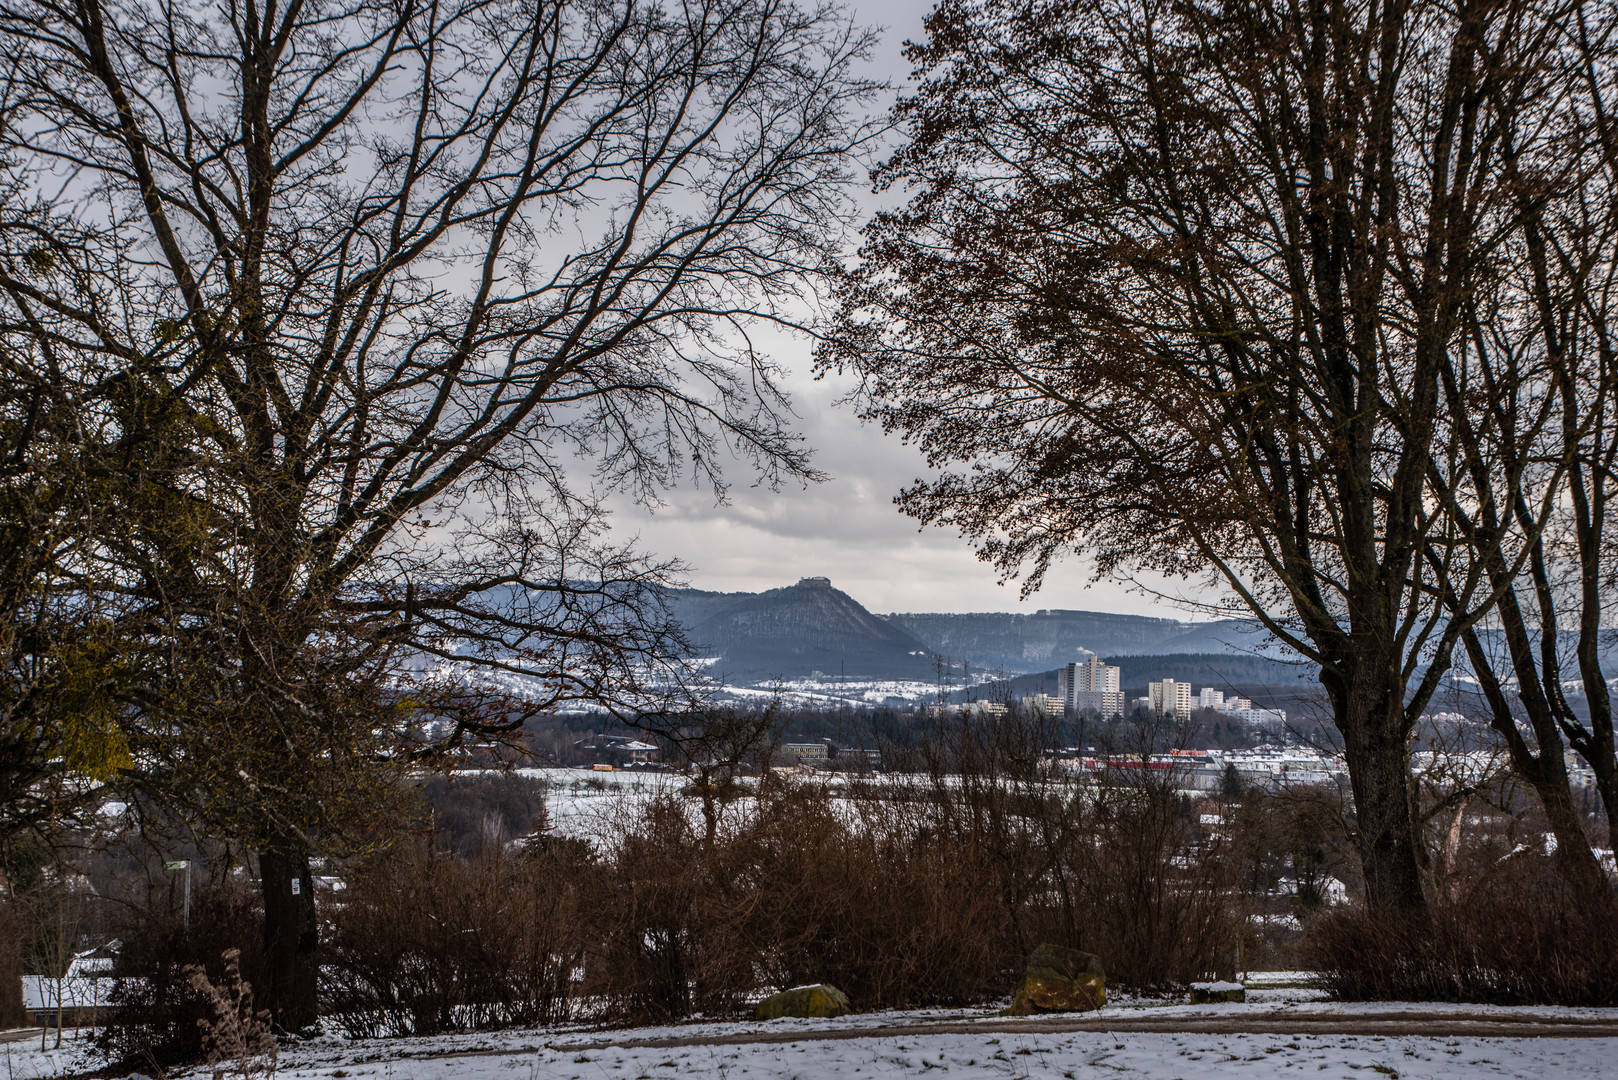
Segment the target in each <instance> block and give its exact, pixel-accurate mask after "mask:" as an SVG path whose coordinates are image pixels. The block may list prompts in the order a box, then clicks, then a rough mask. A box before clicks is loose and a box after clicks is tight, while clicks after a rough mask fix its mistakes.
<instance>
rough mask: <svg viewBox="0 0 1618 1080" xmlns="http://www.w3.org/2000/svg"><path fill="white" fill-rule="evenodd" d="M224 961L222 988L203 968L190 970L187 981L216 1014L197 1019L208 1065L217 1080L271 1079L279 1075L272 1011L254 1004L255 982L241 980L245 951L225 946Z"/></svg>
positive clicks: (187, 972)
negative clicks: (226, 1079) (229, 1079)
mask: <svg viewBox="0 0 1618 1080" xmlns="http://www.w3.org/2000/svg"><path fill="white" fill-rule="evenodd" d="M223 959H224V962H225V977H224V980H223V983H222V985H218V986H215V985H214V983H213V981H212V980H211V979H209V978H208V973H207V971H205V970H204V969H203V968H201V967H200V966H197V965H191V966H189V967H187V968H186V981H187V982H188V983H190V985H191V989H192V990H195V991H196V992H197V993H198V994H200V995H201V996H202V998H203V1000H205V1001H206V1002H207V1003H208V1007H209V1009H210V1010H211V1011H212V1013H213V1017H212V1018H211V1019H210V1018H208V1017H203V1018H201V1019H199V1020H198V1021H197V1026H198V1027H199V1028H201V1029H202V1045H203V1048H204V1049H205V1050H206V1051H207V1054H208V1067H209V1068H211V1069H213V1074H214V1080H223V1077H225V1076H235V1077H239V1078H240V1080H259V1078H262V1080H270V1078H271V1077H273V1076H275V1065H276V1057H277V1053H276V1045H275V1035H274V1033H273V1032H272V1031H271V1030H270V1013H269V1010H268V1009H259V1010H257V1011H255V1010H254V1008H253V986H252V984H251V983H249V982H247V981H246V980H245V979H243V978H242V969H241V964H240V960H241V950H240V949H227V950H225V953H224V956H223Z"/></svg>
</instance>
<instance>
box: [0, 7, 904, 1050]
mask: <svg viewBox="0 0 1618 1080" xmlns="http://www.w3.org/2000/svg"><path fill="white" fill-rule="evenodd" d="M0 36H3V38H4V41H5V45H4V49H5V65H6V66H5V71H6V75H5V78H6V80H7V84H6V99H7V101H9V102H11V103H12V105H13V110H12V112H11V114H10V116H9V118H8V122H7V125H6V127H5V131H4V143H3V145H0V152H3V156H4V160H5V161H6V164H7V169H8V180H9V182H10V183H11V184H12V185H13V190H18V191H22V192H25V193H26V194H27V195H28V198H27V199H25V200H19V201H18V202H16V203H14V204H12V206H11V209H10V211H9V212H8V214H7V217H6V221H5V222H4V226H3V228H0V245H3V250H0V292H3V295H4V302H5V304H6V306H7V325H8V327H11V328H15V329H11V330H8V333H16V334H21V335H25V336H26V338H27V340H28V341H29V342H30V344H31V346H32V350H33V351H32V352H30V353H29V354H28V356H29V358H30V362H31V363H33V364H35V365H36V366H37V367H36V370H37V371H38V372H40V373H42V375H43V380H44V381H45V382H46V383H48V384H49V385H51V386H52V387H53V388H55V391H56V392H57V393H59V394H61V395H64V397H65V399H66V400H67V402H68V403H69V405H70V406H71V409H72V411H73V412H74V414H75V415H77V416H79V417H80V418H81V423H80V430H81V434H80V436H79V437H80V438H81V439H82V441H83V444H84V445H85V446H86V447H87V448H88V449H87V450H86V452H87V453H89V454H91V455H92V456H93V463H92V466H91V468H90V471H91V472H92V473H93V474H94V475H97V476H100V477H102V478H104V479H103V480H102V481H101V485H102V486H101V489H100V491H101V496H102V498H103V499H104V500H105V502H106V504H108V505H110V506H112V507H114V508H115V510H116V515H115V516H116V520H117V524H116V527H114V528H111V529H108V530H107V531H106V532H104V533H103V534H102V535H101V537H100V539H101V541H102V543H101V544H100V545H99V546H98V549H97V551H96V552H94V553H93V561H94V562H95V564H96V565H97V566H100V567H110V570H109V571H107V572H108V573H109V574H110V580H111V581H112V583H113V585H112V586H111V587H112V588H113V589H114V591H115V592H116V594H117V595H119V596H120V597H124V598H127V600H128V602H129V603H128V605H127V606H128V607H129V608H130V613H129V614H126V615H124V616H121V617H122V618H123V619H124V622H125V624H126V625H129V626H132V627H134V628H136V629H137V630H138V634H133V635H132V638H133V639H134V640H138V641H139V642H141V645H142V650H143V651H142V656H141V662H140V666H141V669H142V671H143V672H144V673H145V674H144V675H143V680H144V681H143V682H142V684H141V687H140V689H139V690H138V691H136V692H130V693H129V694H128V695H127V696H126V700H127V701H128V702H129V703H130V704H129V707H128V709H127V710H126V715H127V717H128V722H129V723H130V724H131V725H132V726H133V727H134V728H135V729H136V733H135V738H136V741H137V742H138V743H139V745H140V747H141V751H140V752H139V753H137V755H136V760H137V761H140V762H142V763H143V764H142V769H143V770H144V771H143V772H142V773H141V774H140V775H138V776H137V779H139V780H141V781H143V782H147V781H150V786H151V787H152V790H154V791H160V792H163V793H165V795H167V796H174V797H175V798H176V801H178V802H181V803H185V804H188V805H189V806H190V808H191V809H192V810H193V811H194V812H200V813H201V814H202V815H203V817H204V818H205V819H206V820H208V821H211V822H213V823H214V827H215V829H216V831H222V832H225V833H227V834H229V835H232V836H234V837H236V838H237V839H239V840H241V841H242V842H244V843H247V844H249V845H250V846H251V847H252V848H253V849H254V850H255V851H256V852H257V853H258V862H259V867H260V874H261V878H262V887H263V891H264V899H265V911H266V936H267V944H268V947H269V951H270V954H271V957H272V968H273V970H274V973H275V975H274V985H272V986H270V987H268V988H264V989H265V990H266V991H267V992H266V993H265V995H264V998H265V1001H266V1003H267V1004H268V1005H269V1006H270V1007H271V1008H272V1009H273V1010H274V1011H275V1015H276V1017H277V1019H278V1021H279V1022H280V1023H281V1024H282V1025H284V1026H286V1027H290V1028H298V1027H302V1026H304V1025H305V1024H307V1023H309V1022H310V1021H312V1020H313V1018H314V1013H313V1003H314V983H315V978H316V970H317V967H316V962H315V948H316V944H317V942H316V935H315V920H314V898H313V895H312V889H311V888H310V885H311V881H310V873H309V862H308V860H309V854H310V852H311V851H312V850H315V849H317V848H318V847H319V846H320V845H322V844H323V843H325V842H326V841H327V840H328V839H329V838H331V837H333V836H335V835H339V834H342V833H344V832H346V831H352V828H353V826H354V825H355V821H354V819H353V818H352V817H351V816H350V814H351V812H352V810H353V809H354V807H355V805H356V802H357V800H355V799H353V798H347V799H344V798H338V797H337V793H340V792H342V791H346V790H349V785H350V784H352V783H357V782H358V781H359V780H360V779H361V778H362V775H368V774H366V773H365V769H366V768H367V767H368V766H370V765H372V764H374V763H375V762H376V761H377V760H378V759H379V758H387V759H390V760H395V761H396V760H398V759H399V755H400V753H401V752H403V751H402V750H401V749H400V747H399V742H400V740H401V739H406V738H407V737H408V736H409V734H410V732H409V731H408V730H407V729H411V728H413V727H419V723H417V722H418V721H419V722H425V721H428V720H433V719H446V718H447V723H448V725H449V728H450V730H451V731H465V730H484V729H488V728H493V729H495V730H501V729H509V728H510V727H511V726H512V722H513V718H512V717H511V715H510V714H509V712H507V711H505V707H504V706H503V705H502V706H497V707H494V708H491V707H490V706H489V702H490V701H491V700H494V699H495V697H496V696H495V695H491V694H489V693H485V692H482V691H484V690H487V689H488V688H489V687H490V686H495V685H497V684H499V683H500V682H501V681H502V680H505V683H506V685H508V686H517V685H518V684H520V686H519V689H520V690H521V693H520V694H517V695H508V696H507V698H506V699H504V700H507V701H509V700H514V699H515V698H516V697H526V698H532V699H536V700H539V701H541V702H554V701H557V700H564V699H569V698H574V697H579V696H586V697H595V696H609V695H618V696H620V697H626V698H633V697H634V696H635V695H637V694H639V693H642V692H647V691H650V690H654V689H656V686H657V682H656V680H655V679H653V678H652V677H651V676H650V675H649V672H650V671H651V670H652V669H653V668H654V667H655V666H656V665H657V664H658V663H659V662H662V661H665V660H667V659H668V658H669V656H670V654H671V652H676V651H677V637H676V635H675V634H674V633H673V627H672V626H671V625H670V621H669V620H668V619H667V618H666V616H665V614H664V613H662V612H660V611H659V610H658V609H657V608H656V606H655V604H654V603H652V601H653V600H654V599H655V596H656V589H655V587H656V586H657V585H659V584H660V583H661V582H663V581H666V580H667V579H668V578H669V575H670V573H671V572H672V570H673V569H674V568H673V567H671V566H669V565H667V564H661V563H657V562H654V561H651V560H649V559H647V558H644V557H641V556H638V555H636V554H635V553H633V552H632V551H628V550H625V549H624V548H622V547H615V546H614V545H612V544H611V543H610V542H609V538H608V537H606V536H605V535H604V533H603V531H602V527H603V526H602V519H601V515H600V512H599V509H598V506H599V503H598V498H599V496H600V495H601V494H602V493H604V492H605V491H608V490H612V489H620V490H629V491H631V492H632V493H634V494H635V495H636V496H638V497H642V498H650V497H653V496H654V495H655V492H657V491H658V490H660V489H661V488H662V487H663V486H664V485H666V484H669V483H672V482H675V481H677V480H679V479H681V478H682V477H684V476H687V475H694V476H695V477H696V478H698V479H700V480H701V481H703V482H706V483H710V484H712V485H713V487H714V489H715V491H716V492H719V493H722V492H723V490H724V480H723V478H722V476H721V474H720V464H721V462H722V461H723V460H724V458H725V457H726V455H727V454H730V455H734V456H736V457H739V458H741V459H742V460H744V461H746V462H750V463H752V465H754V466H756V467H757V469H758V470H759V471H760V473H761V474H762V476H763V478H764V479H765V480H766V481H769V482H777V481H780V480H783V479H792V480H798V479H809V478H812V477H814V475H815V473H814V470H813V468H812V466H811V465H810V463H809V460H808V457H807V452H806V450H805V449H804V447H803V446H802V445H801V444H800V443H799V442H798V441H797V440H796V439H795V437H794V436H793V435H792V433H791V431H790V429H789V427H788V421H789V420H790V413H789V411H788V406H787V403H786V400H785V398H784V396H783V395H782V393H781V392H780V390H779V388H778V386H777V369H776V368H775V366H774V365H773V364H772V362H771V361H770V360H769V359H768V358H767V357H766V356H763V355H761V354H760V353H758V352H757V351H756V350H755V349H754V348H753V347H752V344H751V342H750V340H749V339H748V337H747V326H748V325H749V323H750V322H752V321H754V320H757V319H765V320H770V321H774V322H777V323H785V324H788V325H796V324H797V323H798V322H799V321H800V319H801V317H802V316H801V312H802V311H803V310H805V309H804V306H803V303H802V300H803V290H804V286H805V282H806V281H807V280H809V279H812V278H813V277H815V276H816V275H819V274H822V273H824V272H825V271H826V270H827V269H828V267H829V265H830V259H831V258H832V256H833V254H834V253H835V247H836V243H837V240H838V236H839V235H840V231H841V227H842V226H843V224H844V223H845V217H846V213H847V207H846V205H845V203H844V201H843V199H844V195H843V192H844V187H845V181H847V179H848V178H849V175H850V168H851V164H852V162H853V159H854V155H855V153H856V152H857V150H858V147H859V145H860V143H861V141H862V139H863V137H864V134H865V129H864V128H863V127H862V124H863V123H864V121H863V120H862V119H861V115H860V110H861V108H862V104H863V102H864V101H865V99H866V98H867V96H868V95H869V93H870V91H871V89H872V88H871V87H870V86H869V85H868V84H866V83H864V82H862V81H860V80H859V79H858V78H856V77H855V76H854V75H853V74H852V73H851V69H852V65H853V63H854V62H855V61H856V60H857V59H858V57H859V56H860V55H861V53H862V51H863V50H864V48H865V46H866V38H865V36H864V35H863V34H862V33H861V32H860V31H858V30H857V29H856V28H854V27H853V26H852V25H851V24H850V23H849V22H848V21H847V19H846V18H845V17H844V16H843V15H842V14H841V13H840V12H839V11H838V10H836V9H834V8H831V7H825V6H819V7H810V8H800V7H797V6H795V5H794V4H792V3H788V2H785V0H716V2H714V3H706V4H701V5H682V6H657V5H653V4H643V3H636V2H632V0H583V2H569V3H561V2H554V0H545V2H540V3H519V2H516V0H452V2H448V3H446V2H443V0H420V2H418V0H398V2H389V3H380V4H376V3H370V2H368V0H329V2H322V0H288V2H286V3H268V4H265V3H260V2H259V0H246V2H243V3H238V2H235V0H230V2H227V3H225V4H224V5H222V6H218V7H215V6H213V5H209V4H202V3H187V2H163V3H158V2H155V0H0ZM89 561H92V560H91V557H90V556H86V562H87V563H88V562H89ZM96 581H97V584H98V587H102V581H101V579H100V578H97V579H96ZM476 663H482V664H483V665H484V667H485V669H486V670H487V671H488V672H489V674H487V675H486V676H484V677H483V679H484V681H483V682H482V684H481V685H479V684H476V683H475V681H469V680H468V679H467V678H465V677H460V676H454V675H453V671H454V670H458V669H464V667H465V666H466V665H468V664H476ZM403 664H414V665H415V670H414V673H413V675H412V677H411V678H409V679H401V677H400V671H399V669H400V666H401V665H403ZM446 672H449V673H450V674H448V675H446ZM445 691H447V692H445ZM457 710H459V711H457ZM409 745H410V744H408V743H407V744H406V745H405V747H404V750H408V749H409ZM171 749H172V750H173V751H174V752H168V751H169V750H171ZM148 761H150V762H154V763H158V764H159V765H160V768H153V769H146V768H145V764H144V763H146V762H148ZM159 773H161V775H159ZM360 790H371V788H369V787H366V786H364V785H362V786H361V788H360Z"/></svg>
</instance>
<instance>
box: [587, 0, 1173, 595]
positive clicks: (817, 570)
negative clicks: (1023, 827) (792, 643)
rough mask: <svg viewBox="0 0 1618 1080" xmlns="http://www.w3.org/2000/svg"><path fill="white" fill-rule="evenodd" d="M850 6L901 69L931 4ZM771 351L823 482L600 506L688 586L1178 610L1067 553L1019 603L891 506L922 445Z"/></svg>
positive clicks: (882, 60)
mask: <svg viewBox="0 0 1618 1080" xmlns="http://www.w3.org/2000/svg"><path fill="white" fill-rule="evenodd" d="M853 6H854V7H855V9H856V11H858V12H859V13H860V15H861V17H862V18H863V19H864V20H865V21H866V22H868V23H873V24H877V25H882V26H886V27H887V29H886V30H885V31H884V33H883V35H882V40H881V42H880V44H879V46H878V55H877V56H876V57H875V58H874V59H875V65H876V68H877V70H878V71H879V72H880V73H881V74H882V75H883V77H885V78H887V79H889V80H891V81H893V82H895V83H898V82H901V81H902V80H904V79H905V78H906V77H907V76H908V75H909V65H908V64H907V63H906V62H905V60H904V58H903V56H902V55H901V50H902V48H903V43H904V41H905V39H907V38H919V37H921V34H922V19H923V18H924V17H925V15H926V13H927V11H928V10H929V9H930V8H931V6H932V4H931V2H922V0H888V2H880V0H854V5H853ZM777 357H778V359H779V360H780V361H781V362H782V364H783V365H784V366H785V367H786V368H787V369H788V370H789V371H790V372H791V376H790V379H789V381H788V386H789V388H790V390H791V392H792V395H793V400H794V403H795V406H796V408H797V411H798V413H799V416H800V425H799V428H800V430H801V431H802V432H803V434H804V435H805V436H806V437H807V439H808V442H809V445H811V446H813V447H814V448H815V449H816V462H817V464H818V465H819V467H820V469H821V470H822V471H824V472H826V473H829V474H830V475H831V477H832V479H830V480H828V481H827V482H825V483H823V484H819V485H815V486H813V487H811V488H809V489H808V490H803V489H800V488H796V487H794V488H790V489H783V490H781V491H779V492H771V491H768V490H766V489H761V488H752V487H749V486H748V477H747V475H746V472H745V470H739V471H737V472H736V473H734V474H733V479H734V480H735V481H736V483H735V485H734V487H733V489H732V492H731V498H730V500H729V502H728V503H727V504H724V505H718V504H716V503H715V501H714V499H713V496H712V494H711V493H709V492H703V491H697V490H692V489H691V488H689V487H687V488H684V489H679V490H675V491H672V492H670V493H669V494H668V496H667V500H666V505H665V506H662V507H660V508H657V509H655V510H652V511H648V510H646V509H643V508H641V507H637V506H634V505H632V504H630V503H629V502H628V501H627V500H617V501H615V502H614V503H613V504H612V505H613V508H614V512H615V519H614V525H615V527H616V529H617V530H619V531H620V532H622V533H638V534H639V535H640V537H641V541H642V544H643V546H644V547H645V548H646V549H648V550H650V551H653V552H656V553H657V554H659V555H662V556H673V557H676V558H679V559H681V560H683V561H684V562H686V563H687V564H689V565H690V567H691V575H690V583H691V584H692V585H693V586H696V587H698V588H704V589H717V590H722V591H738V590H740V591H748V592H756V591H760V590H763V589H772V588H776V587H778V586H781V585H790V584H792V583H793V582H795V581H797V580H798V579H799V578H801V577H808V576H813V575H824V576H826V577H829V578H831V579H832V584H834V585H836V586H837V587H838V588H840V589H842V590H843V591H845V592H847V593H848V594H850V595H851V596H853V597H854V598H855V599H856V600H858V601H859V602H860V603H862V604H864V605H865V606H866V607H867V608H869V609H871V610H873V611H878V612H889V611H1032V610H1035V609H1038V608H1083V609H1089V610H1094V611H1118V612H1131V613H1136V614H1143V615H1168V616H1174V617H1185V615H1184V613H1183V611H1182V610H1181V609H1179V608H1176V607H1174V606H1171V605H1169V604H1166V603H1165V602H1164V601H1162V600H1160V599H1158V598H1156V597H1153V596H1151V595H1144V594H1142V593H1140V592H1138V591H1135V590H1132V589H1131V588H1130V587H1128V586H1127V585H1125V584H1122V583H1117V582H1105V581H1104V582H1099V583H1095V584H1092V583H1091V582H1090V577H1091V568H1090V567H1089V566H1088V565H1085V564H1083V563H1082V562H1080V561H1079V560H1069V561H1068V563H1067V564H1065V565H1063V566H1061V567H1060V568H1058V569H1057V570H1055V571H1054V572H1053V573H1052V574H1051V575H1050V576H1049V578H1048V579H1047V583H1046V585H1045V587H1044V588H1043V589H1042V590H1041V591H1040V592H1038V593H1036V594H1035V595H1034V596H1032V597H1030V598H1029V599H1028V600H1027V601H1022V600H1020V599H1019V591H1020V590H1019V587H1018V585H1017V583H1015V582H1014V583H1011V584H1008V585H1000V584H999V583H998V582H997V580H996V575H995V572H994V570H993V568H991V567H990V566H988V565H987V564H985V563H982V562H980V561H978V559H977V557H976V556H975V554H974V553H973V551H972V549H971V547H970V545H968V544H967V543H966V542H965V541H964V540H962V539H961V538H960V537H958V536H957V535H955V534H954V533H953V532H947V531H944V530H940V529H928V530H926V531H925V532H919V531H918V529H917V524H916V522H915V521H914V520H912V519H911V518H908V517H905V516H903V515H902V514H900V513H899V512H898V510H897V509H895V508H894V506H893V496H894V495H895V494H896V493H897V492H898V491H899V489H900V488H901V487H903V486H904V485H906V484H908V483H910V482H911V481H912V480H914V479H916V478H917V477H919V476H922V475H925V474H926V467H925V464H924V463H923V461H922V460H921V457H920V455H919V454H917V453H916V452H915V451H914V450H913V449H911V448H909V447H906V446H904V445H903V444H902V443H900V441H899V440H898V439H896V438H887V437H884V436H883V434H882V432H881V430H880V429H878V428H875V427H871V426H867V425H862V424H861V423H860V421H859V420H858V419H856V418H855V416H854V415H853V412H852V410H851V409H849V408H848V407H847V406H838V405H837V404H836V399H837V398H838V397H839V396H840V395H841V394H842V393H844V392H846V390H847V385H848V384H847V383H846V382H839V381H836V380H827V381H822V382H816V381H814V380H813V378H812V377H811V374H810V367H811V358H810V347H809V345H808V343H807V342H784V343H783V346H782V348H781V349H780V350H779V351H778V353H777ZM1160 587H1161V588H1162V589H1163V590H1164V591H1174V590H1176V589H1177V588H1179V586H1178V585H1177V584H1176V583H1160Z"/></svg>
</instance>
